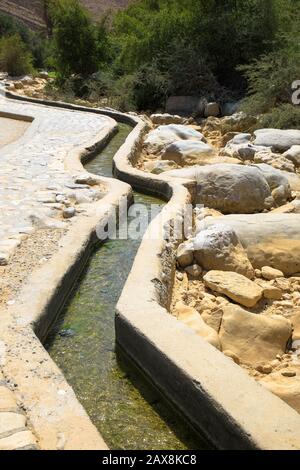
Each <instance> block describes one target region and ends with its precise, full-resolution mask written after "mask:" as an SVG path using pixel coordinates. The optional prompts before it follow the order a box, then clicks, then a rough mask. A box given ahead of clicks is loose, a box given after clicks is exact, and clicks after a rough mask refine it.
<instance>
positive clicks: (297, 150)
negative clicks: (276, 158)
mask: <svg viewBox="0 0 300 470" xmlns="http://www.w3.org/2000/svg"><path fill="white" fill-rule="evenodd" d="M283 157H284V158H286V159H287V160H290V161H291V162H292V163H293V164H294V165H295V167H296V168H299V167H300V145H293V146H292V147H291V148H290V149H289V150H287V151H286V152H285V153H284V154H283Z"/></svg>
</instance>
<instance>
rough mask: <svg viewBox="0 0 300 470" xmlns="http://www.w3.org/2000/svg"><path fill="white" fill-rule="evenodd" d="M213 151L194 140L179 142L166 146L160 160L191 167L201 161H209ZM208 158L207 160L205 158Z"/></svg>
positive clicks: (206, 145)
mask: <svg viewBox="0 0 300 470" xmlns="http://www.w3.org/2000/svg"><path fill="white" fill-rule="evenodd" d="M214 154H215V151H214V149H213V147H211V146H210V145H208V144H206V143H204V142H201V141H195V140H179V141H177V142H173V143H172V144H170V145H168V146H167V147H166V149H165V151H164V153H163V155H162V157H161V158H162V160H172V161H174V162H175V163H177V164H178V165H182V166H184V165H189V164H191V165H193V164H196V163H198V162H201V160H204V161H205V162H208V161H209V158H211V157H213V155H214ZM206 157H209V158H206Z"/></svg>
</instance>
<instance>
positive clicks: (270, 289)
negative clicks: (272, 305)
mask: <svg viewBox="0 0 300 470" xmlns="http://www.w3.org/2000/svg"><path fill="white" fill-rule="evenodd" d="M263 291H264V298H265V299H267V300H281V299H282V290H281V289H279V288H278V287H275V286H270V285H268V286H265V287H263Z"/></svg>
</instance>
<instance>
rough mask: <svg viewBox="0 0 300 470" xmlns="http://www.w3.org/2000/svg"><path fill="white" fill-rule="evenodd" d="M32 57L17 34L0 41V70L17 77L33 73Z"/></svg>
mask: <svg viewBox="0 0 300 470" xmlns="http://www.w3.org/2000/svg"><path fill="white" fill-rule="evenodd" d="M32 61H33V59H32V55H31V53H30V52H29V51H28V49H27V47H26V45H25V44H24V42H23V41H22V39H21V37H20V36H19V35H18V34H14V35H12V36H5V37H3V38H1V39H0V68H1V70H3V71H4V72H7V73H8V74H9V75H11V76H14V77H18V76H20V75H25V74H28V73H32V72H33V65H32Z"/></svg>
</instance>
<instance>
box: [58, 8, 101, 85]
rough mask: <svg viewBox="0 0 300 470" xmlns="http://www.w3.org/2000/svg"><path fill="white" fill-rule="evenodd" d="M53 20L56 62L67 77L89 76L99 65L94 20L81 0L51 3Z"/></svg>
mask: <svg viewBox="0 0 300 470" xmlns="http://www.w3.org/2000/svg"><path fill="white" fill-rule="evenodd" d="M50 14H51V18H52V21H53V54H52V55H53V64H54V66H55V68H56V69H57V71H58V73H59V74H60V76H61V78H63V79H65V78H67V77H69V76H70V75H72V74H76V75H80V76H82V77H87V76H89V75H90V74H92V73H93V72H96V71H97V68H98V57H97V52H98V50H97V37H96V30H95V27H94V25H93V23H92V20H91V18H90V16H89V14H88V12H87V10H86V9H85V8H83V7H82V6H81V5H80V3H79V1H78V0H57V1H55V2H53V3H52V4H51V5H50Z"/></svg>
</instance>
